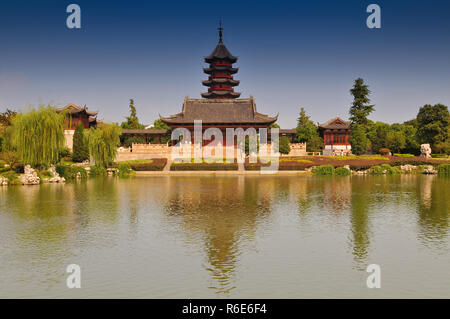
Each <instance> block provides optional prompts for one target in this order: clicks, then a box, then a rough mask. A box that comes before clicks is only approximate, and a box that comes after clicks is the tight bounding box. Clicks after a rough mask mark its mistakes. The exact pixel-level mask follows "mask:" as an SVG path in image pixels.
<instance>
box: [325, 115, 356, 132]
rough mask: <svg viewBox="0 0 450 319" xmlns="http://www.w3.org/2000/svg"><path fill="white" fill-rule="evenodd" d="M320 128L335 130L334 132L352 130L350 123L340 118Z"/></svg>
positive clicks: (329, 121) (327, 122)
mask: <svg viewBox="0 0 450 319" xmlns="http://www.w3.org/2000/svg"><path fill="white" fill-rule="evenodd" d="M319 128H322V129H334V130H348V129H350V122H347V121H344V120H343V119H341V118H340V117H339V116H337V117H335V118H333V119H331V120H328V121H326V122H325V123H322V124H319Z"/></svg>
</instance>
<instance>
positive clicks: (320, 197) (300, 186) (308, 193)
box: [293, 177, 352, 216]
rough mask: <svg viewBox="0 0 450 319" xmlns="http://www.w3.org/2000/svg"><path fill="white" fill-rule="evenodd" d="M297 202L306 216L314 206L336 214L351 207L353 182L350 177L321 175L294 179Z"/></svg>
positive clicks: (300, 210)
mask: <svg viewBox="0 0 450 319" xmlns="http://www.w3.org/2000/svg"><path fill="white" fill-rule="evenodd" d="M293 182H294V183H295V185H293V189H295V193H296V196H297V204H298V209H299V213H300V215H301V216H306V214H307V212H308V211H309V210H310V209H311V207H313V206H317V207H320V209H322V210H327V211H329V212H330V213H331V214H334V215H336V216H339V215H342V214H343V213H344V212H345V211H346V210H348V209H349V206H350V203H351V197H352V188H351V186H352V184H351V180H350V178H348V177H336V178H332V177H320V178H305V179H299V180H293Z"/></svg>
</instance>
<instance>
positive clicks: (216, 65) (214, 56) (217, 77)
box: [202, 26, 241, 99]
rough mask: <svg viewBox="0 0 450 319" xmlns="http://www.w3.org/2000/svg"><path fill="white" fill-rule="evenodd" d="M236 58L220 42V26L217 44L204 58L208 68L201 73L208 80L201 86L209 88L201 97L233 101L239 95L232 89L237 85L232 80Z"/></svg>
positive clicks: (235, 71) (235, 70)
mask: <svg viewBox="0 0 450 319" xmlns="http://www.w3.org/2000/svg"><path fill="white" fill-rule="evenodd" d="M236 61H237V57H235V56H233V55H231V53H230V51H228V49H227V47H226V46H225V44H223V41H222V26H221V27H220V28H219V43H218V44H217V46H216V48H215V49H214V51H213V52H212V53H211V54H210V55H209V56H207V57H206V58H205V62H206V63H209V68H204V69H203V72H205V73H206V74H208V75H209V77H208V80H205V81H203V82H202V83H203V85H204V86H207V87H209V88H208V92H205V93H202V97H204V98H208V99H235V98H238V97H239V96H240V95H241V93H238V92H234V89H233V87H234V86H237V85H239V81H237V80H234V79H233V74H236V73H237V71H238V68H233V63H236Z"/></svg>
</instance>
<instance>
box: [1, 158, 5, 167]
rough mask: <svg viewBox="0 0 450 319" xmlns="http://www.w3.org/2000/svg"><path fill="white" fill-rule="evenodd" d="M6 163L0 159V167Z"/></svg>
mask: <svg viewBox="0 0 450 319" xmlns="http://www.w3.org/2000/svg"><path fill="white" fill-rule="evenodd" d="M5 165H6V162H5V161H4V160H1V159H0V168H1V167H4V166H5Z"/></svg>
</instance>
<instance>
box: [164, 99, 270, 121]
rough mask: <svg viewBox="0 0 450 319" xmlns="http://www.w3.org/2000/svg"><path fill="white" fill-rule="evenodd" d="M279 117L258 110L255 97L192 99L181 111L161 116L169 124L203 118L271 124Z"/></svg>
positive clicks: (205, 119)
mask: <svg viewBox="0 0 450 319" xmlns="http://www.w3.org/2000/svg"><path fill="white" fill-rule="evenodd" d="M277 118H278V115H277V116H275V117H270V116H267V115H265V114H261V113H258V112H257V111H256V104H255V101H254V99H253V98H252V97H251V98H249V99H233V100H232V99H190V98H187V97H186V99H185V100H184V103H183V110H182V112H181V113H178V114H174V115H171V116H169V117H161V120H162V121H163V122H165V123H167V124H169V125H170V124H187V123H194V120H202V122H203V123H210V124H221V123H237V124H238V123H242V124H244V123H253V124H258V123H259V124H271V123H274V122H275V121H276V120H277Z"/></svg>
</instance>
